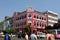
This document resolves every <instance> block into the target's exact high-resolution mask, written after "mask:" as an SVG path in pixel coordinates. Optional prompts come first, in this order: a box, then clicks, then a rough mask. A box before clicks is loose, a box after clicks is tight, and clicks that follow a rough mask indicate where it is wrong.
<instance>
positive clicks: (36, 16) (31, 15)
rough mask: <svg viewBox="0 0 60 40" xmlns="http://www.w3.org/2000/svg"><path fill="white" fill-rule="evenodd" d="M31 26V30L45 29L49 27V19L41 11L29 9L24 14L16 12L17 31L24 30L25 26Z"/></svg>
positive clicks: (15, 27) (14, 22)
mask: <svg viewBox="0 0 60 40" xmlns="http://www.w3.org/2000/svg"><path fill="white" fill-rule="evenodd" d="M27 24H30V25H31V30H32V31H33V30H34V29H36V30H38V29H39V30H40V29H44V28H45V26H47V25H48V17H47V15H46V14H43V13H41V12H39V11H36V10H34V9H33V8H31V7H29V8H27V9H26V11H24V12H14V14H13V27H14V29H15V31H21V30H23V28H24V26H25V25H27Z"/></svg>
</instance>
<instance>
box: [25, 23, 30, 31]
mask: <svg viewBox="0 0 60 40" xmlns="http://www.w3.org/2000/svg"><path fill="white" fill-rule="evenodd" d="M25 31H26V32H30V25H29V24H28V25H26V26H25Z"/></svg>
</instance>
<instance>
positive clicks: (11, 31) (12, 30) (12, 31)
mask: <svg viewBox="0 0 60 40" xmlns="http://www.w3.org/2000/svg"><path fill="white" fill-rule="evenodd" d="M4 32H6V33H9V34H11V33H14V29H13V27H11V28H10V30H4Z"/></svg>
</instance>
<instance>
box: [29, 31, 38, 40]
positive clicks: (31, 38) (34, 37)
mask: <svg viewBox="0 0 60 40" xmlns="http://www.w3.org/2000/svg"><path fill="white" fill-rule="evenodd" d="M30 40H37V36H36V30H33V33H32V34H31V35H30Z"/></svg>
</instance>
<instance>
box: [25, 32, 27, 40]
mask: <svg viewBox="0 0 60 40" xmlns="http://www.w3.org/2000/svg"><path fill="white" fill-rule="evenodd" d="M25 40H28V34H27V32H25Z"/></svg>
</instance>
